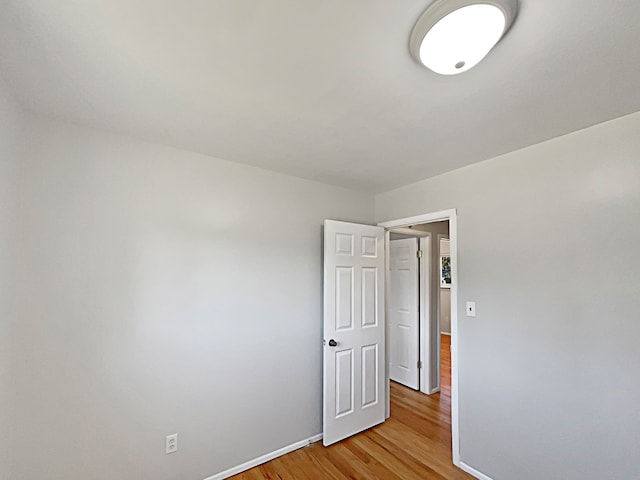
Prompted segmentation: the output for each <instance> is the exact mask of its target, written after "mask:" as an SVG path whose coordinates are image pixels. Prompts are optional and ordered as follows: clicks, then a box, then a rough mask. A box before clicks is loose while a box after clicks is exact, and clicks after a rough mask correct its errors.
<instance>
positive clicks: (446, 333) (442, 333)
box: [440, 332, 451, 336]
mask: <svg viewBox="0 0 640 480" xmlns="http://www.w3.org/2000/svg"><path fill="white" fill-rule="evenodd" d="M440 335H449V336H451V333H449V332H440Z"/></svg>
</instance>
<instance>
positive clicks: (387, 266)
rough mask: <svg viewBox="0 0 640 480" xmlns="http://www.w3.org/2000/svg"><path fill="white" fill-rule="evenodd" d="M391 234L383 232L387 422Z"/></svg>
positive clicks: (388, 409) (388, 410)
mask: <svg viewBox="0 0 640 480" xmlns="http://www.w3.org/2000/svg"><path fill="white" fill-rule="evenodd" d="M390 244H391V233H390V232H389V230H385V232H384V339H385V340H384V379H385V381H386V385H385V390H384V394H385V397H387V398H386V399H385V406H384V419H385V420H387V419H388V418H389V417H390V416H391V376H390V375H389V342H387V339H388V338H390V336H389V332H390V330H389V322H388V321H387V319H388V318H389V304H390V302H389V276H390V275H389V270H390V268H391V263H390V262H389V257H390V256H391V248H390V247H391V245H390Z"/></svg>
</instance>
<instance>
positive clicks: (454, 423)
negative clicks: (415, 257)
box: [378, 208, 460, 467]
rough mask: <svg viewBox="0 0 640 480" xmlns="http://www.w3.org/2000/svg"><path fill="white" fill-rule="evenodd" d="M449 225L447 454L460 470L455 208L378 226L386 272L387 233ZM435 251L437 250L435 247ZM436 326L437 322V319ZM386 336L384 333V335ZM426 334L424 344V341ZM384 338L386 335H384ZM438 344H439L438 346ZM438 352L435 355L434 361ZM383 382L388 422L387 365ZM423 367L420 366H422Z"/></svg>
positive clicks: (387, 348) (387, 259)
mask: <svg viewBox="0 0 640 480" xmlns="http://www.w3.org/2000/svg"><path fill="white" fill-rule="evenodd" d="M447 220H448V221H449V247H450V248H451V450H452V458H453V464H454V465H455V466H457V467H460V425H459V417H458V413H459V410H458V217H457V211H456V209H455V208H452V209H448V210H441V211H438V212H432V213H427V214H423V215H415V216H413V217H406V218H400V219H397V220H391V221H387V222H380V223H378V226H379V227H383V228H384V229H385V230H386V231H385V268H386V271H389V240H390V233H389V229H393V228H399V227H408V226H411V225H418V224H422V223H434V222H442V221H447ZM438 248H440V247H439V246H438ZM388 292H389V276H388V275H385V296H387V295H388ZM387 306H388V299H386V301H385V309H386V308H388V307H387ZM387 318H388V312H386V314H385V331H386V330H387V329H388V328H389V325H388V323H387ZM437 321H438V323H439V319H437ZM387 333H388V332H387ZM428 335H429V334H428V333H427V341H428V340H429V339H428ZM387 338H389V337H388V335H387ZM386 343H387V345H385V350H386V356H387V358H388V354H389V345H388V342H386ZM438 343H439V342H438ZM439 356H440V352H438V358H439ZM385 363H386V365H385V381H386V389H385V395H386V412H385V416H386V418H389V416H390V411H391V403H390V402H391V398H390V380H389V362H385ZM423 367H424V365H423Z"/></svg>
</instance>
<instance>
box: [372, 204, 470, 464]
mask: <svg viewBox="0 0 640 480" xmlns="http://www.w3.org/2000/svg"><path fill="white" fill-rule="evenodd" d="M439 222H443V223H444V222H446V224H447V227H448V228H446V227H445V228H444V229H442V230H439V231H438V230H437V228H435V227H434V225H436V224H437V223H439ZM378 225H379V226H380V227H383V228H385V230H386V233H385V245H386V247H385V248H386V250H387V251H386V255H385V256H386V259H387V272H388V274H387V281H386V282H387V284H386V292H387V301H386V305H387V319H390V318H391V312H390V307H391V298H390V293H391V284H390V282H391V281H392V279H391V276H390V275H389V273H390V268H391V264H390V261H391V255H390V253H391V245H392V244H391V241H392V233H393V234H394V235H393V236H394V237H395V238H399V237H396V235H398V234H401V233H404V234H405V235H409V234H410V233H411V232H413V231H415V230H417V231H423V232H424V231H427V232H429V233H430V234H431V235H430V238H431V244H432V245H431V256H430V259H431V260H432V262H431V263H432V265H431V266H430V267H431V268H430V269H429V270H430V273H427V272H425V274H424V275H423V276H422V278H424V279H425V280H427V279H428V281H429V283H430V285H429V287H427V289H426V290H428V291H430V292H431V295H429V296H428V297H429V299H435V301H434V300H431V302H430V304H427V302H424V301H423V302H421V306H422V312H423V313H422V315H421V316H422V319H423V321H421V322H420V327H421V330H420V332H419V336H420V348H421V350H420V358H421V360H422V367H423V368H422V371H424V375H423V376H424V377H426V378H425V380H424V385H426V388H424V389H423V388H422V386H421V388H420V391H421V392H423V393H428V394H435V393H438V392H441V387H443V389H446V390H445V391H443V392H441V394H443V395H446V396H449V395H450V409H451V410H450V411H451V437H452V442H451V443H452V459H453V463H454V465H456V466H459V464H460V453H459V430H458V428H459V427H458V376H457V319H458V316H457V217H456V211H455V210H446V211H441V212H435V213H432V214H426V215H418V216H415V217H409V218H404V219H399V220H394V221H390V222H384V223H380V224H378ZM413 234H414V235H415V232H413ZM447 240H448V244H445V243H444V242H445V241H447ZM441 241H442V245H441ZM445 245H446V246H448V252H447V250H446V249H445ZM445 254H447V255H445ZM423 255H424V252H423ZM444 257H446V260H445V261H444V264H445V265H444V267H446V268H445V270H446V271H445V272H444V273H443V258H444ZM443 277H444V278H445V279H444V280H443ZM425 283H426V282H423V284H422V285H423V287H424V286H425ZM445 284H446V285H445ZM441 287H442V288H441ZM442 289H447V292H446V294H445V295H446V296H448V298H449V299H450V300H449V308H450V310H449V315H448V317H449V319H450V329H449V332H448V333H449V335H445V336H442V330H441V324H442V323H443V322H442V320H441V314H443V313H446V312H443V311H442V310H443V309H442V306H441V297H442V296H445V295H442V294H441V290H442ZM421 290H425V289H424V288H421ZM422 296H423V297H425V296H426V295H422ZM390 328H391V324H390V322H389V321H387V331H386V334H387V338H391V337H392V333H391V331H390ZM442 348H445V349H448V350H449V352H446V351H443V350H442ZM390 353H391V352H390V342H387V344H386V355H387V358H390ZM447 353H448V354H449V355H447ZM441 362H442V365H441ZM386 381H387V405H386V417H387V418H389V417H390V416H391V395H392V394H391V377H390V371H389V368H387V378H386ZM441 382H442V383H441ZM447 387H448V388H447Z"/></svg>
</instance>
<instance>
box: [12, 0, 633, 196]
mask: <svg viewBox="0 0 640 480" xmlns="http://www.w3.org/2000/svg"><path fill="white" fill-rule="evenodd" d="M428 3H430V0H403V1H389V0H322V1H302V0H272V1H264V0H216V1H213V0H109V1H104V0H100V1H99V0H0V69H1V70H0V71H1V75H2V76H3V77H4V80H5V81H6V82H7V83H8V84H9V86H10V87H11V88H12V89H13V91H14V93H15V94H16V96H17V98H18V99H19V100H20V101H21V102H22V104H23V105H24V106H25V108H27V109H29V110H32V111H37V112H42V113H45V114H49V115H55V116H58V117H62V118H65V119H68V120H70V121H73V122H76V123H81V124H86V125H89V126H94V127H99V128H103V129H107V130H111V131H117V132H122V133H125V134H128V135H132V136H135V137H138V138H141V139H145V140H149V141H154V142H159V143H164V144H168V145H173V146H176V147H181V148H186V149H190V150H195V151H198V152H202V153H206V154H209V155H212V156H215V157H219V158H224V159H227V160H233V161H238V162H242V163H247V164H251V165H256V166H260V167H264V168H267V169H271V170H276V171H280V172H284V173H287V174H291V175H296V176H300V177H305V178H311V179H314V180H319V181H323V182H327V183H333V184H339V185H344V186H349V187H355V188H362V189H368V190H374V191H381V190H386V189H390V188H393V187H395V186H399V185H402V184H405V183H410V182H413V181H417V180H420V179H423V178H426V177H429V176H433V175H437V174H440V173H443V172H445V171H448V170H452V169H455V168H459V167H462V166H464V165H469V164H471V163H474V162H478V161H482V160H485V159H487V158H491V157H494V156H496V155H499V154H502V153H505V152H508V151H512V150H515V149H518V148H521V147H524V146H526V145H530V144H533V143H537V142H540V141H542V140H545V139H549V138H552V137H555V136H558V135H561V134H564V133H567V132H570V131H574V130H578V129H580V128H583V127H585V126H588V125H592V124H594V123H599V122H602V121H605V120H608V119H611V118H615V117H618V116H620V115H624V114H627V113H631V112H635V111H638V110H640V61H639V60H640V27H639V25H640V1H638V0H611V1H603V0H520V13H519V16H518V18H517V19H516V22H515V24H514V25H513V28H512V29H511V31H510V32H509V33H508V35H507V36H506V37H505V38H504V39H503V41H502V42H501V43H499V44H498V46H497V47H496V48H495V49H494V50H493V51H492V52H491V53H490V54H489V56H488V57H487V58H486V59H485V61H484V62H482V63H481V64H480V65H479V66H478V67H476V68H475V69H473V70H471V71H469V72H467V73H464V74H462V75H459V76H454V77H443V76H438V75H436V74H434V73H432V72H430V71H429V70H427V69H425V68H423V67H420V66H418V65H417V64H415V63H414V62H413V61H412V59H411V58H410V56H409V53H408V46H407V42H408V37H409V33H410V31H411V28H412V26H413V23H414V22H415V20H416V19H417V18H418V16H419V15H420V13H421V12H422V11H423V10H424V8H425V7H426V6H427V4H428Z"/></svg>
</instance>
